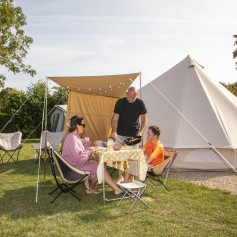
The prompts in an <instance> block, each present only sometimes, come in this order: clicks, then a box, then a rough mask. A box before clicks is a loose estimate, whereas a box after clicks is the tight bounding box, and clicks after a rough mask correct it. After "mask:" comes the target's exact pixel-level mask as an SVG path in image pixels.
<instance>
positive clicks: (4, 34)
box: [0, 0, 36, 88]
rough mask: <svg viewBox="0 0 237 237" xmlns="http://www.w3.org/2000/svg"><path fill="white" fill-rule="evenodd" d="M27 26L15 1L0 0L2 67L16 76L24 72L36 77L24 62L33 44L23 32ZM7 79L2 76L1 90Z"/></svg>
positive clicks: (0, 53) (0, 81)
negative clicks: (14, 3) (15, 5)
mask: <svg viewBox="0 0 237 237" xmlns="http://www.w3.org/2000/svg"><path fill="white" fill-rule="evenodd" d="M26 24H27V23H26V17H25V15H24V14H23V12H22V9H21V7H14V5H13V0H0V65H1V66H3V67H6V68H7V69H8V70H9V71H12V72H13V73H14V74H16V73H19V72H23V73H27V74H30V75H31V76H34V75H35V74H36V71H35V70H34V69H32V67H31V66H30V65H25V64H24V62H23V60H24V59H25V58H26V55H27V54H28V50H29V48H30V45H31V44H32V42H33V39H32V38H31V37H29V36H27V35H26V34H25V32H24V30H23V27H24V26H25V25H26ZM5 79H6V77H5V76H4V75H3V74H0V88H1V87H3V86H4V80H5Z"/></svg>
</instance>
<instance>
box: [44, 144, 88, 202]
mask: <svg viewBox="0 0 237 237" xmlns="http://www.w3.org/2000/svg"><path fill="white" fill-rule="evenodd" d="M47 152H48V155H49V160H50V167H51V171H52V175H53V177H54V179H55V182H56V185H57V186H56V188H55V189H54V190H53V191H52V192H50V193H49V195H52V194H53V193H54V192H56V191H57V190H58V189H59V190H60V192H59V193H58V194H57V195H56V196H55V197H54V199H53V200H52V201H51V203H53V202H54V201H55V200H56V199H57V198H58V197H59V196H60V195H61V194H62V193H70V194H71V195H72V196H73V197H75V198H76V199H78V200H79V201H80V200H81V199H80V198H79V197H78V196H77V195H76V194H75V192H76V191H75V190H74V187H76V186H77V185H78V184H80V183H82V182H84V183H85V186H86V188H87V189H89V177H90V172H88V171H81V170H78V169H76V168H74V167H73V166H71V165H70V164H69V163H67V162H66V161H65V160H64V159H63V158H62V157H61V156H60V155H59V154H58V153H57V152H56V151H55V150H54V149H53V148H52V147H51V146H48V147H47ZM57 174H58V175H59V176H60V180H59V179H58V175H57Z"/></svg>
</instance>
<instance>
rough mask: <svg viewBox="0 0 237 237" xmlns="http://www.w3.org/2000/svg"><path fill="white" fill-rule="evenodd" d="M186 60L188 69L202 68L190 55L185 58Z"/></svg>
mask: <svg viewBox="0 0 237 237" xmlns="http://www.w3.org/2000/svg"><path fill="white" fill-rule="evenodd" d="M187 60H188V61H189V66H188V67H195V66H197V65H198V66H199V67H201V68H204V66H202V65H201V64H199V63H198V62H197V61H195V60H194V59H192V58H191V57H190V55H188V56H187Z"/></svg>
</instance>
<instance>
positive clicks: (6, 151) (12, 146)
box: [0, 131, 22, 164]
mask: <svg viewBox="0 0 237 237" xmlns="http://www.w3.org/2000/svg"><path fill="white" fill-rule="evenodd" d="M21 137H22V133H21V132H19V131H18V132H14V133H0V151H2V152H3V155H1V154H0V160H1V161H2V163H3V162H4V157H5V156H8V157H9V159H8V160H7V161H6V164H7V163H8V162H9V161H10V160H13V161H14V162H15V163H16V162H18V157H19V153H20V150H21V148H22V144H21Z"/></svg>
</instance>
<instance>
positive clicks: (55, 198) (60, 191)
mask: <svg viewBox="0 0 237 237" xmlns="http://www.w3.org/2000/svg"><path fill="white" fill-rule="evenodd" d="M62 193H63V191H62V190H60V193H59V194H58V195H57V196H56V197H55V198H54V199H53V200H52V201H50V202H51V203H54V201H55V200H56V199H57V198H58V197H59V196H61V194H62Z"/></svg>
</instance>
